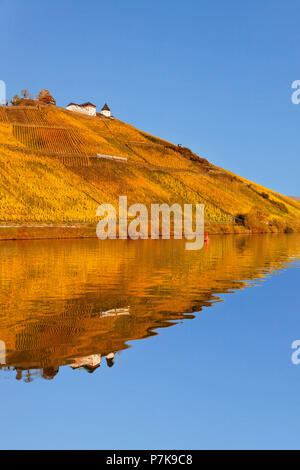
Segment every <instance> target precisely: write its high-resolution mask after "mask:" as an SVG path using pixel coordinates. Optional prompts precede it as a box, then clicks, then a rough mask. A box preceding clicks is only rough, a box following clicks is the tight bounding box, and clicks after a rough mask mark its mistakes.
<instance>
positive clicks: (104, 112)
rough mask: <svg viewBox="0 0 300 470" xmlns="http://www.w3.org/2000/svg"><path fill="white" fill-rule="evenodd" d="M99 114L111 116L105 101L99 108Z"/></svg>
mask: <svg viewBox="0 0 300 470" xmlns="http://www.w3.org/2000/svg"><path fill="white" fill-rule="evenodd" d="M101 114H103V116H106V117H111V111H110V109H109V107H108V106H107V104H106V103H105V105H104V106H103V108H102V109H101Z"/></svg>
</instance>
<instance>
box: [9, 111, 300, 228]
mask: <svg viewBox="0 0 300 470" xmlns="http://www.w3.org/2000/svg"><path fill="white" fill-rule="evenodd" d="M98 153H99V154H102V155H111V156H118V157H126V163H124V162H120V161H108V160H105V159H99V158H97V154H98ZM119 195H127V197H128V204H132V203H135V202H143V203H144V204H146V206H147V207H148V208H149V209H150V205H151V204H152V203H161V204H162V203H164V202H165V203H168V204H173V203H179V204H188V203H190V204H196V203H203V204H204V205H205V217H206V224H208V226H209V230H210V231H211V232H213V231H215V232H218V233H220V232H224V233H226V232H227V233H228V232H230V233H232V232H239V233H241V232H247V231H249V230H251V231H254V232H276V231H292V230H297V231H298V230H299V231H300V203H299V202H298V201H296V200H293V199H290V198H288V197H285V196H283V195H280V194H277V193H275V192H274V191H271V190H269V189H267V188H264V187H262V186H259V185H257V184H255V183H252V182H251V181H248V180H246V179H244V178H241V177H239V176H237V175H234V174H232V173H230V172H228V171H226V170H223V169H222V168H217V167H215V166H214V165H212V164H211V163H209V162H208V161H207V160H205V159H202V158H199V157H198V156H197V155H196V154H195V153H193V152H191V151H190V150H189V149H186V148H182V147H179V146H177V145H174V144H172V143H170V142H167V141H165V140H162V139H159V138H157V137H155V136H152V135H150V134H147V133H145V132H142V131H140V130H139V129H137V128H135V127H133V126H130V125H129V124H126V123H124V122H122V121H119V120H118V119H115V118H105V117H103V116H101V115H97V116H96V117H91V116H87V115H86V116H85V115H82V114H77V113H73V112H70V111H66V110H65V109H62V108H58V107H55V106H44V105H40V104H39V105H37V106H27V107H26V106H11V107H0V201H1V204H0V221H1V220H2V221H9V222H11V221H16V222H18V223H20V222H70V221H75V222H78V221H79V222H87V221H91V220H93V221H95V220H96V216H95V214H96V209H97V207H98V205H99V204H101V203H102V202H105V203H113V204H114V205H117V203H118V197H119Z"/></svg>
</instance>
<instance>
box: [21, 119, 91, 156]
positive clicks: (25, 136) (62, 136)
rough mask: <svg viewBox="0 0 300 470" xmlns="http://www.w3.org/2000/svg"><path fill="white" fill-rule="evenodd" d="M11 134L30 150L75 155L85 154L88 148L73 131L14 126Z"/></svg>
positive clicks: (44, 127) (45, 127)
mask: <svg viewBox="0 0 300 470" xmlns="http://www.w3.org/2000/svg"><path fill="white" fill-rule="evenodd" d="M13 134H14V136H15V137H16V139H17V140H19V141H20V142H22V143H23V144H25V145H26V147H28V148H30V149H32V150H39V151H43V150H44V151H46V152H53V153H75V154H80V153H81V154H86V153H87V152H88V150H89V146H88V145H87V144H86V143H85V142H84V141H83V139H82V138H80V135H79V134H78V132H76V131H74V130H73V129H63V128H55V127H48V126H35V125H33V126H24V125H20V124H19V125H17V124H15V125H14V126H13Z"/></svg>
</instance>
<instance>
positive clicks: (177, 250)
mask: <svg viewBox="0 0 300 470" xmlns="http://www.w3.org/2000/svg"><path fill="white" fill-rule="evenodd" d="M298 246H299V236H297V235H290V236H280V235H278V236H277V235H269V236H257V237H253V238H249V237H244V236H235V237H231V236H228V237H215V238H213V239H212V242H211V244H210V246H209V249H208V250H200V251H199V252H186V251H185V250H184V247H183V244H182V243H181V241H176V242H175V241H173V242H169V241H158V242H155V241H146V242H126V241H124V242H123V241H110V242H109V241H107V242H99V241H96V240H90V241H65V242H64V241H61V242H59V241H57V242H48V241H37V242H30V243H27V242H19V243H14V244H9V243H4V244H2V245H1V246H0V256H1V260H2V262H1V283H2V286H1V287H2V288H1V296H0V308H1V315H0V340H2V341H5V343H6V348H7V366H11V367H15V368H17V369H20V370H21V369H22V370H28V369H42V368H57V367H59V366H60V365H63V364H70V363H71V362H72V361H73V360H74V358H82V357H86V356H89V355H92V354H101V355H102V356H105V355H107V354H109V353H111V352H115V351H120V350H122V349H125V348H127V347H128V346H127V342H128V341H130V340H135V339H140V338H146V337H148V336H151V335H153V334H154V333H153V330H155V329H157V328H163V327H167V326H170V325H172V323H170V321H177V320H179V319H185V318H193V312H198V311H200V310H201V309H202V308H203V307H204V306H210V305H212V304H213V303H214V302H215V301H217V300H218V297H217V296H218V295H219V294H220V293H224V292H232V291H233V290H236V289H241V288H243V287H245V286H246V284H247V283H246V280H251V279H257V278H264V277H265V276H266V274H267V273H268V272H270V270H274V269H275V270H276V269H280V268H281V267H282V266H284V264H285V263H286V262H287V261H289V260H290V259H291V258H292V257H293V256H296V255H297V253H298V256H299V248H297V247H298ZM297 249H298V252H297ZM12 280H13V282H12ZM127 306H130V307H127Z"/></svg>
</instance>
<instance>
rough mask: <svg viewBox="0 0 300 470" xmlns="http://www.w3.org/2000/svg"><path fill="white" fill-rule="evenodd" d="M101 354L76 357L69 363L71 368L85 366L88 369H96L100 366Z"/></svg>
mask: <svg viewBox="0 0 300 470" xmlns="http://www.w3.org/2000/svg"><path fill="white" fill-rule="evenodd" d="M100 362H101V354H91V355H90V356H85V357H79V358H76V359H75V361H74V363H73V364H71V367H72V369H79V368H80V367H87V368H89V369H97V367H99V366H100Z"/></svg>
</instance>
